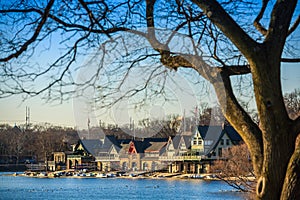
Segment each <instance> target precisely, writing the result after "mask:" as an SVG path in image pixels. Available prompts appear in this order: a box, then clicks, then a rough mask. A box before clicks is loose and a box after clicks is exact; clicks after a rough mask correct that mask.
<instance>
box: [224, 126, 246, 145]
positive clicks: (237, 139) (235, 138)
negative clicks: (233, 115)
mask: <svg viewBox="0 0 300 200" xmlns="http://www.w3.org/2000/svg"><path fill="white" fill-rule="evenodd" d="M224 131H225V132H226V133H227V135H228V137H229V138H230V140H231V141H232V142H233V143H239V142H241V141H243V139H242V137H241V136H240V135H239V134H238V132H237V131H236V130H235V129H234V128H233V127H232V126H225V127H224Z"/></svg>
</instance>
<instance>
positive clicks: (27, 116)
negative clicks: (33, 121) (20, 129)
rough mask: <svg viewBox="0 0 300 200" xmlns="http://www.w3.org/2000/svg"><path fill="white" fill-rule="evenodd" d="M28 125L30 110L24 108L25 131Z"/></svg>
mask: <svg viewBox="0 0 300 200" xmlns="http://www.w3.org/2000/svg"><path fill="white" fill-rule="evenodd" d="M29 124H30V108H29V107H27V106H26V111H25V129H26V130H27V129H28V127H29Z"/></svg>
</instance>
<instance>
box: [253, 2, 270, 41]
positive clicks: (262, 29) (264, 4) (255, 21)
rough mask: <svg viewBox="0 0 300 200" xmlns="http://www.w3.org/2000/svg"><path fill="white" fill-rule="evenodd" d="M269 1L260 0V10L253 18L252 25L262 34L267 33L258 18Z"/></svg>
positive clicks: (261, 15)
mask: <svg viewBox="0 0 300 200" xmlns="http://www.w3.org/2000/svg"><path fill="white" fill-rule="evenodd" d="M268 3H269V0H262V7H261V10H260V12H259V13H258V15H257V17H256V18H255V20H254V23H253V24H254V26H255V28H256V29H257V30H258V31H259V32H260V33H261V34H263V35H264V36H265V35H267V32H268V31H267V29H265V28H264V27H263V26H262V25H261V23H260V20H261V18H262V17H263V15H264V13H265V10H266V8H267V5H268Z"/></svg>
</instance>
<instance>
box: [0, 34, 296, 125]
mask: <svg viewBox="0 0 300 200" xmlns="http://www.w3.org/2000/svg"><path fill="white" fill-rule="evenodd" d="M298 29H299V28H298ZM298 33H299V31H298ZM298 35H299V34H298ZM58 37H63V36H60V35H59V34H54V35H53V37H51V38H48V40H49V43H47V44H48V46H49V48H50V49H55V48H57V47H56V46H59V41H60V40H56V39H57V38H58ZM294 39H295V41H296V43H297V42H298V44H299V37H298V36H297V37H295V38H294ZM48 46H47V45H46V48H47V47H48ZM58 55H59V52H58V51H57V50H56V51H51V52H50V53H48V54H47V57H44V58H42V59H41V58H40V57H39V56H40V54H37V55H35V56H37V57H34V58H35V59H37V60H39V61H41V63H42V65H47V63H50V61H51V60H52V59H53V58H56V57H57V56H58ZM33 61H35V60H34V59H33ZM47 83H48V82H47ZM47 83H46V82H45V83H44V84H47ZM42 84H43V82H40V83H38V84H37V85H38V86H41V85H42ZM0 87H1V86H0ZM190 87H191V88H193V86H192V85H190ZM282 87H283V91H284V92H292V91H293V90H294V89H296V88H300V63H293V64H287V63H284V64H283V66H282ZM193 90H194V91H197V90H198V91H199V89H197V88H193ZM182 95H184V94H182ZM179 96H180V95H179ZM192 96H193V95H192ZM179 99H180V98H179ZM180 103H181V104H185V106H187V111H186V114H187V115H190V113H189V111H190V110H191V109H190V107H193V106H195V104H196V103H198V104H199V103H201V102H195V100H192V101H191V103H187V102H186V101H184V103H182V102H180ZM187 104H190V105H187ZM26 106H28V107H30V120H31V122H33V123H42V122H49V123H53V124H54V125H61V126H75V125H76V122H75V121H76V120H75V118H74V108H73V101H72V99H70V100H69V101H66V102H63V103H62V104H60V103H59V102H58V103H56V104H47V103H45V101H44V100H41V97H40V96H38V97H34V98H31V99H28V100H26V101H25V102H22V98H21V96H13V97H9V98H6V99H0V123H9V124H12V125H13V124H15V123H16V124H23V123H25V108H26ZM180 106H181V107H183V106H182V105H180ZM175 107H176V106H175ZM165 110H167V109H165ZM175 110H176V109H174V111H175ZM182 110H183V108H180V109H179V110H177V111H179V112H182ZM77 114H78V113H77ZM181 114H182V113H181ZM104 118H105V117H104ZM107 118H108V117H107V116H106V119H107ZM99 119H100V118H99ZM101 120H103V119H101ZM81 121H83V124H84V123H86V116H85V115H83V118H82V119H81ZM107 121H113V120H112V119H107Z"/></svg>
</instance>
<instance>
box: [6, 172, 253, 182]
mask: <svg viewBox="0 0 300 200" xmlns="http://www.w3.org/2000/svg"><path fill="white" fill-rule="evenodd" d="M60 172H61V171H60ZM60 172H48V173H46V172H29V171H25V172H19V173H18V172H15V173H9V172H8V173H7V174H1V175H0V176H20V177H28V178H50V179H52V178H75V179H85V178H87V179H89V178H97V179H132V180H138V179H149V180H205V181H224V180H225V179H227V180H234V179H237V177H227V178H225V179H220V178H218V177H217V176H216V174H213V173H205V174H182V173H162V172H156V173H153V174H152V175H145V173H138V172H135V173H134V174H133V173H131V174H126V175H117V173H116V172H112V173H107V174H105V173H102V172H95V171H94V172H89V173H82V174H80V175H79V174H76V173H74V174H73V175H59V176H56V175H55V174H56V173H60ZM92 174H93V175H92ZM98 174H103V175H107V176H97V175H98ZM247 178H248V179H249V181H253V180H255V178H254V177H247Z"/></svg>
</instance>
